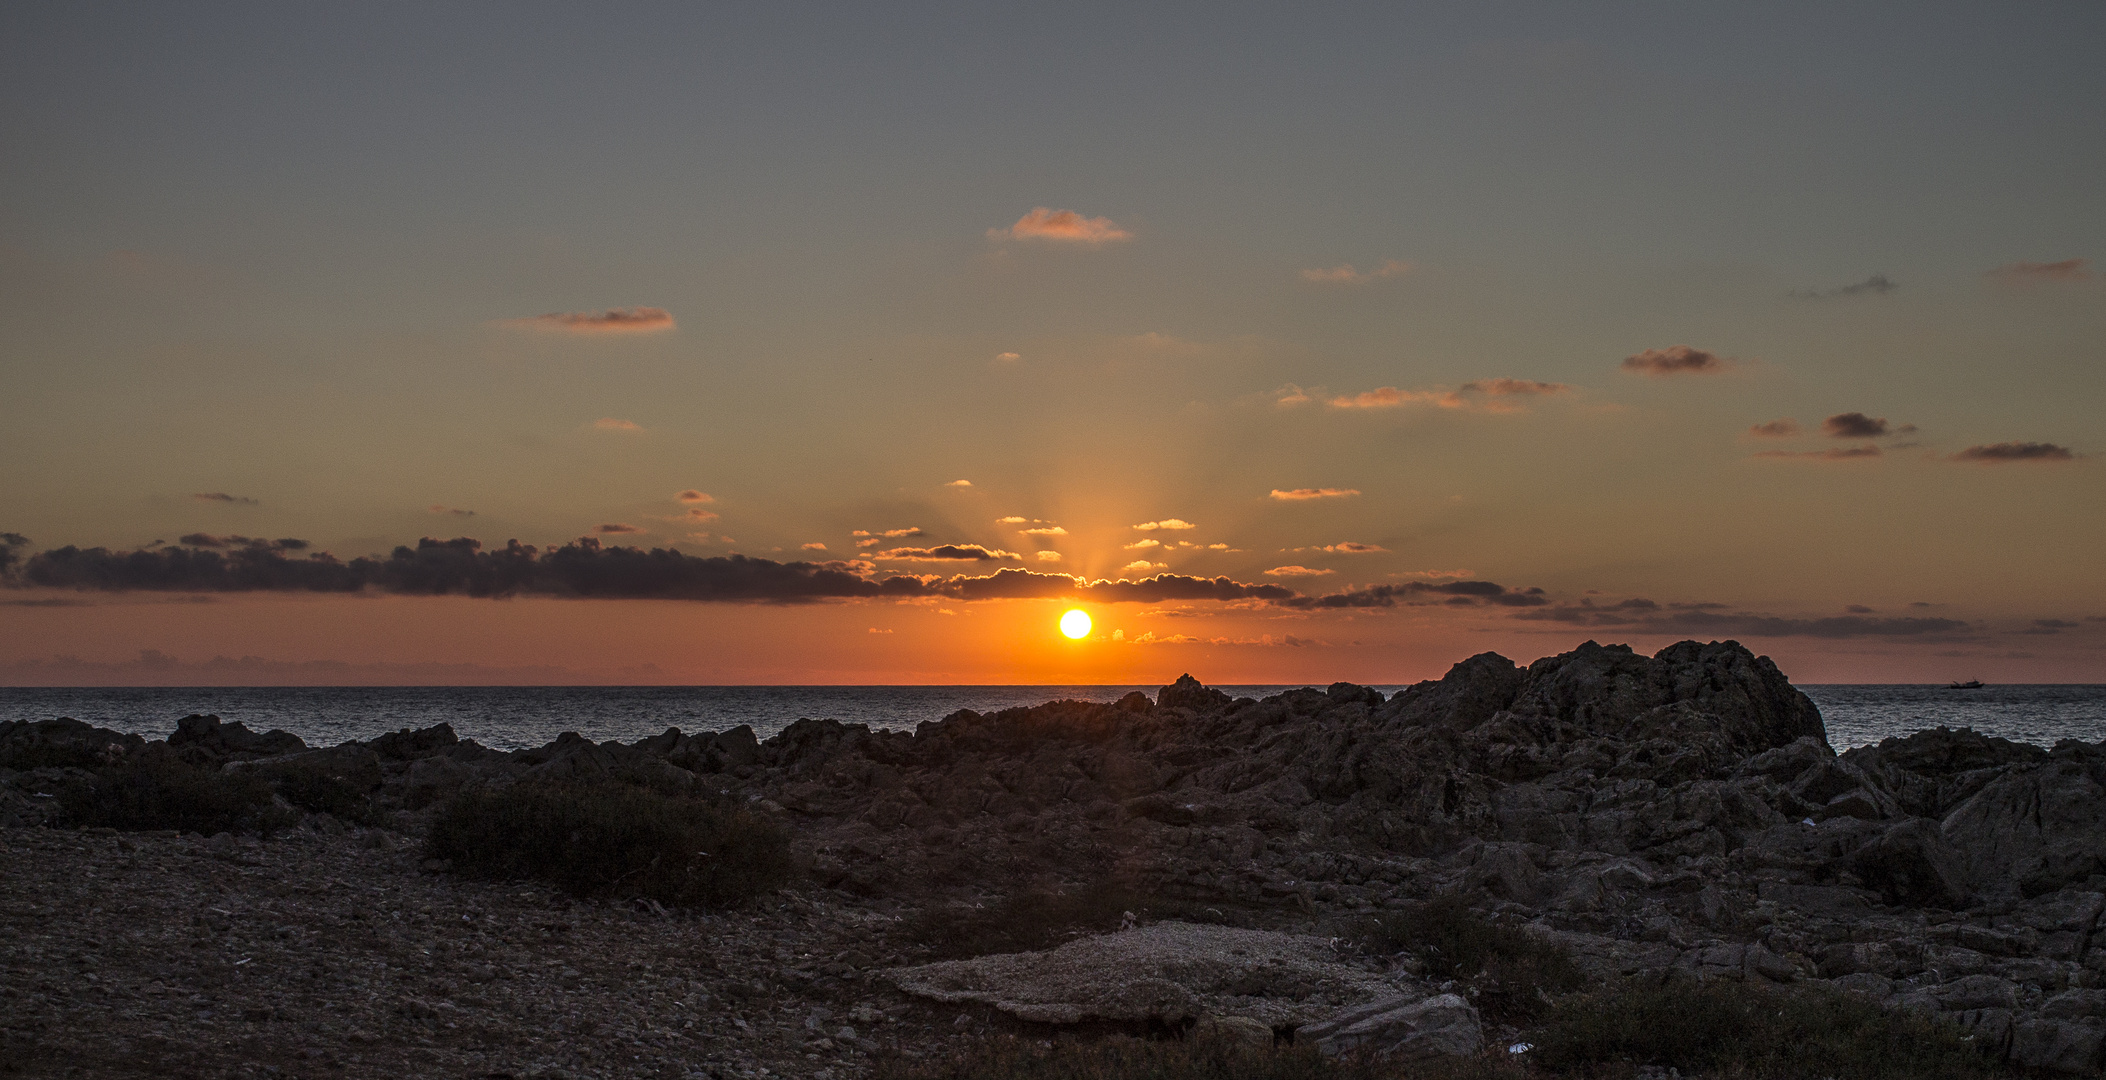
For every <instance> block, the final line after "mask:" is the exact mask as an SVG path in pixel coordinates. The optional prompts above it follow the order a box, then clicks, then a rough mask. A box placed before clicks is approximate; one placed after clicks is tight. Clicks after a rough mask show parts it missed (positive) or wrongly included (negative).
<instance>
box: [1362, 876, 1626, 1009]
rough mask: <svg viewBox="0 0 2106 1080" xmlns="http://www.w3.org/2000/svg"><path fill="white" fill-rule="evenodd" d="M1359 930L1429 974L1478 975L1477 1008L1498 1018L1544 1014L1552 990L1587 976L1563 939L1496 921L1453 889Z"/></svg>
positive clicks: (1371, 947)
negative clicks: (1562, 943) (1560, 943)
mask: <svg viewBox="0 0 2106 1080" xmlns="http://www.w3.org/2000/svg"><path fill="white" fill-rule="evenodd" d="M1356 937H1357V939H1358V941H1359V942H1360V945H1361V947H1362V948H1364V949H1366V950H1368V951H1369V952H1372V953H1375V954H1376V955H1379V956H1394V955H1396V954H1397V953H1404V952H1408V953H1410V954H1411V955H1412V956H1414V957H1415V958H1417V959H1418V961H1419V963H1420V965H1421V968H1420V970H1421V972H1422V973H1423V974H1424V975H1425V976H1426V977H1428V978H1430V979H1434V980H1441V979H1464V980H1469V981H1471V982H1472V983H1474V984H1475V986H1476V988H1477V998H1476V1003H1477V1007H1478V1009H1479V1010H1480V1011H1482V1012H1483V1013H1484V1014H1485V1015H1486V1016H1487V1017H1489V1018H1491V1019H1494V1020H1499V1021H1506V1022H1522V1021H1527V1020H1533V1019H1536V1018H1539V1017H1541V1016H1543V1015H1544V1014H1545V1013H1546V1011H1547V1010H1548V1009H1549V1007H1550V996H1551V995H1553V994H1562V993H1568V992H1570V991H1573V990H1577V989H1579V988H1580V986H1582V985H1583V984H1584V981H1585V978H1584V976H1583V974H1582V973H1581V972H1580V969H1579V967H1578V965H1576V964H1574V963H1573V962H1572V957H1571V955H1570V954H1569V953H1567V952H1566V951H1565V950H1564V949H1563V948H1562V947H1560V946H1558V945H1556V944H1554V943H1552V942H1549V941H1546V940H1544V939H1542V938H1539V937H1536V936H1535V935H1532V934H1530V933H1528V932H1527V931H1525V930H1522V929H1520V928H1518V927H1513V926H1501V925H1499V924H1497V923H1494V922H1492V921H1490V920H1488V919H1486V918H1484V917H1483V916H1481V915H1479V914H1477V913H1476V912H1474V911H1471V910H1470V906H1469V904H1468V903H1466V902H1464V901H1463V899H1462V898H1461V897H1457V896H1452V895H1451V896H1441V897H1436V898H1434V899H1432V900H1428V901H1426V902H1424V903H1420V904H1415V905H1412V906H1411V907H1408V908H1406V909H1404V910H1403V911H1399V912H1396V913H1393V914H1386V915H1378V916H1376V917H1374V918H1371V919H1368V920H1366V921H1365V922H1363V923H1362V924H1361V925H1360V927H1359V932H1358V934H1357V935H1356Z"/></svg>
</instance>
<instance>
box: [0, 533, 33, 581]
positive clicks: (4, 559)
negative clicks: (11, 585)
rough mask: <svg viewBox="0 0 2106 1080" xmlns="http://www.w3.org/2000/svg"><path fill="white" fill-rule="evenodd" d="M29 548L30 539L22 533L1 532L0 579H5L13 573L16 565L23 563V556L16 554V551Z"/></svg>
mask: <svg viewBox="0 0 2106 1080" xmlns="http://www.w3.org/2000/svg"><path fill="white" fill-rule="evenodd" d="M28 546H29V537H26V536H24V535H22V534H21V533H12V532H0V578H5V577H6V576H7V575H8V574H9V573H11V572H13V570H14V567H15V564H16V563H18V562H20V561H22V556H20V555H18V554H16V553H15V549H16V548H18V547H28Z"/></svg>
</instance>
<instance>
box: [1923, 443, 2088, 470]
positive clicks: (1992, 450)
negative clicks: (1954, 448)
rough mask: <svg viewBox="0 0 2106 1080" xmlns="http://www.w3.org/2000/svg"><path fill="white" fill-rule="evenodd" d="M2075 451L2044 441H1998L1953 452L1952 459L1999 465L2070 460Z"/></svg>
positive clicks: (2075, 455)
mask: <svg viewBox="0 0 2106 1080" xmlns="http://www.w3.org/2000/svg"><path fill="white" fill-rule="evenodd" d="M2077 456H2078V455H2077V453H2076V452H2075V451H2073V450H2071V449H2070V448H2069V447H2066V446H2056V445H2055V444H2054V443H2044V442H2000V443H1990V444H1988V445H1986V446H1970V447H1968V448H1967V449H1965V450H1962V451H1960V452H1959V453H1957V454H1954V455H1953V456H1952V457H1951V458H1950V459H1949V460H1952V461H1979V462H1981V463H1983V464H1985V465H2001V464H2004V463H2007V462H2013V461H2072V460H2075V459H2076V457H2077Z"/></svg>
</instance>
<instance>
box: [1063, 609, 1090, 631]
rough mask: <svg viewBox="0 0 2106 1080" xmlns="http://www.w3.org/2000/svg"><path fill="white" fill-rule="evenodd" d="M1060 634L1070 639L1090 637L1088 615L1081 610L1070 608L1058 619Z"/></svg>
mask: <svg viewBox="0 0 2106 1080" xmlns="http://www.w3.org/2000/svg"><path fill="white" fill-rule="evenodd" d="M1060 632H1061V633H1063V634H1066V635H1067V636H1069V637H1071V638H1086V637H1088V636H1090V613H1089V612H1087V611H1084V610H1082V609H1081V608H1072V609H1070V610H1069V611H1068V613H1067V614H1065V615H1062V616H1061V617H1060Z"/></svg>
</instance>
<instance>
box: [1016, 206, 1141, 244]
mask: <svg viewBox="0 0 2106 1080" xmlns="http://www.w3.org/2000/svg"><path fill="white" fill-rule="evenodd" d="M987 236H988V238H989V239H991V240H1046V241H1050V242H1053V243H1058V244H1084V245H1088V246H1091V247H1095V246H1097V245H1099V244H1109V243H1115V242H1118V241H1121V240H1131V239H1133V234H1132V233H1130V232H1127V231H1126V230H1125V229H1122V228H1120V227H1118V226H1117V225H1114V224H1112V221H1111V219H1110V218H1101V217H1099V218H1086V217H1083V216H1082V215H1081V214H1078V213H1076V212H1075V211H1073V210H1053V209H1049V208H1047V207H1043V206H1039V207H1033V208H1032V210H1031V212H1030V213H1028V214H1025V215H1024V216H1023V217H1020V218H1018V219H1016V224H1014V225H1011V226H1010V227H1008V228H1006V229H989V230H987Z"/></svg>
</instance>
